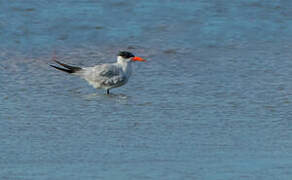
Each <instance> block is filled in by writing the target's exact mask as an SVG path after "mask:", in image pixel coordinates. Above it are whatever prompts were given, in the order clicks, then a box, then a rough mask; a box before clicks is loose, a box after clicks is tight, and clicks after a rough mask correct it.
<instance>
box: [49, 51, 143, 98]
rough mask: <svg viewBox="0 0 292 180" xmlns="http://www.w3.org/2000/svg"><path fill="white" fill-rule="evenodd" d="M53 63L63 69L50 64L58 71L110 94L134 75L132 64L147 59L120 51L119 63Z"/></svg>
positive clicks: (118, 55) (54, 59)
mask: <svg viewBox="0 0 292 180" xmlns="http://www.w3.org/2000/svg"><path fill="white" fill-rule="evenodd" d="M53 61H54V62H55V63H57V64H59V65H60V66H62V67H59V66H55V65H52V64H50V66H51V67H54V68H56V69H58V70H61V71H64V72H66V73H69V74H72V75H77V76H79V77H81V78H82V79H84V80H86V81H87V82H88V83H89V84H90V85H92V86H93V87H94V88H96V89H105V90H106V94H110V89H113V88H117V87H120V86H123V85H125V84H126V83H127V82H128V80H129V78H130V76H131V74H132V66H131V64H132V62H135V61H141V62H146V60H145V59H143V58H141V57H138V56H135V55H133V54H132V53H131V52H128V51H119V53H118V54H117V62H115V63H107V64H98V65H95V66H92V67H78V66H71V65H67V64H64V63H62V62H60V61H57V60H56V58H53Z"/></svg>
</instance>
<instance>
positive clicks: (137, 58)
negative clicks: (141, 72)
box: [132, 56, 146, 61]
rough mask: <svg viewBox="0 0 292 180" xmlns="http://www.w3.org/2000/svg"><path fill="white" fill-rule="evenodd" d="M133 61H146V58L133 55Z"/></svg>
mask: <svg viewBox="0 0 292 180" xmlns="http://www.w3.org/2000/svg"><path fill="white" fill-rule="evenodd" d="M132 61H146V60H145V59H143V58H141V57H138V56H135V57H132Z"/></svg>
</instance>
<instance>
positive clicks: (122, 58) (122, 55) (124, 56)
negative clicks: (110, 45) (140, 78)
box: [118, 51, 146, 62]
mask: <svg viewBox="0 0 292 180" xmlns="http://www.w3.org/2000/svg"><path fill="white" fill-rule="evenodd" d="M132 61H146V60H145V59H143V58H141V57H138V56H134V54H132V53H130V52H128V51H120V52H119V53H118V62H132Z"/></svg>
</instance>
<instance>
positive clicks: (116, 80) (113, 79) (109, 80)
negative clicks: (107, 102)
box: [99, 65, 126, 86]
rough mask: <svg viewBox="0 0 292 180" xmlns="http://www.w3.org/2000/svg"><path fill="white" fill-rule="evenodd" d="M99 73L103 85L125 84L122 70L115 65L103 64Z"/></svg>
mask: <svg viewBox="0 0 292 180" xmlns="http://www.w3.org/2000/svg"><path fill="white" fill-rule="evenodd" d="M99 75H100V77H101V79H102V82H101V83H102V84H103V85H104V86H121V85H123V84H125V80H126V78H125V77H124V74H123V71H122V69H121V68H119V67H117V66H112V65H109V66H105V67H104V68H103V70H102V71H101V72H100V74H99Z"/></svg>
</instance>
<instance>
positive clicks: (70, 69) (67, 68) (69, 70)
mask: <svg viewBox="0 0 292 180" xmlns="http://www.w3.org/2000/svg"><path fill="white" fill-rule="evenodd" d="M53 61H55V62H56V63H57V64H59V65H61V66H63V67H65V68H63V67H58V66H54V65H51V64H50V66H51V67H54V68H56V69H58V70H61V71H64V72H66V73H70V74H71V73H75V72H77V71H80V70H81V69H82V68H80V67H77V66H69V65H67V64H64V63H61V62H59V61H57V60H55V59H53Z"/></svg>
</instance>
